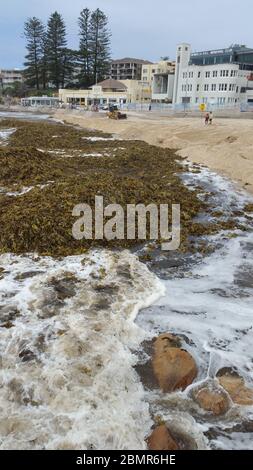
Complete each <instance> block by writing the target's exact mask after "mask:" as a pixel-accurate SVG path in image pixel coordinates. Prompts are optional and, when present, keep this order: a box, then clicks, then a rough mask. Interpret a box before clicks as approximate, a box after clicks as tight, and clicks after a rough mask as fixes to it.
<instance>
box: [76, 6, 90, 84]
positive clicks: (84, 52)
mask: <svg viewBox="0 0 253 470" xmlns="http://www.w3.org/2000/svg"><path fill="white" fill-rule="evenodd" d="M90 19H91V11H90V10H89V9H88V8H84V10H82V11H81V13H80V16H79V18H78V24H79V36H80V43H79V63H80V74H79V85H80V86H81V87H84V88H88V87H89V86H90V85H91V84H92V77H91V73H92V71H91V51H90V42H91V37H90V36H91V34H90Z"/></svg>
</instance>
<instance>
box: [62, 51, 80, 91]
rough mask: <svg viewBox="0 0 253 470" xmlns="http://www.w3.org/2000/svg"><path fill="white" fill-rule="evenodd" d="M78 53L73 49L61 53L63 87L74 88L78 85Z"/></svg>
mask: <svg viewBox="0 0 253 470" xmlns="http://www.w3.org/2000/svg"><path fill="white" fill-rule="evenodd" d="M78 70H79V53H78V51H75V50H73V49H67V48H66V49H65V50H64V51H63V79H62V85H63V87H65V86H66V87H68V88H75V87H76V86H77V85H78V79H79V75H78Z"/></svg>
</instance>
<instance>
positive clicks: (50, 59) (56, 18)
mask: <svg viewBox="0 0 253 470" xmlns="http://www.w3.org/2000/svg"><path fill="white" fill-rule="evenodd" d="M66 46H67V39H66V27H65V23H64V21H63V18H62V16H61V15H60V14H59V13H58V12H57V11H56V12H55V13H53V14H52V15H51V16H50V18H49V20H48V28H47V63H48V79H49V81H50V82H51V83H52V84H53V85H54V86H55V87H56V88H57V89H59V88H60V87H61V86H64V75H65V70H64V69H65V64H66V60H65V58H66Z"/></svg>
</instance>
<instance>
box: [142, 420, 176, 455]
mask: <svg viewBox="0 0 253 470" xmlns="http://www.w3.org/2000/svg"><path fill="white" fill-rule="evenodd" d="M147 445H148V448H149V449H150V450H179V446H178V444H177V442H176V441H175V440H174V439H173V437H172V435H171V434H170V432H169V430H168V428H167V427H166V426H165V424H164V425H161V426H158V427H157V428H155V429H154V431H153V432H152V434H151V435H150V436H149V438H148V439H147Z"/></svg>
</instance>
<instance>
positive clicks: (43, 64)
mask: <svg viewBox="0 0 253 470" xmlns="http://www.w3.org/2000/svg"><path fill="white" fill-rule="evenodd" d="M41 49H42V54H41V60H40V77H41V84H42V88H43V90H46V88H47V87H48V45H47V33H46V32H45V33H44V34H43V37H42V47H41Z"/></svg>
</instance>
